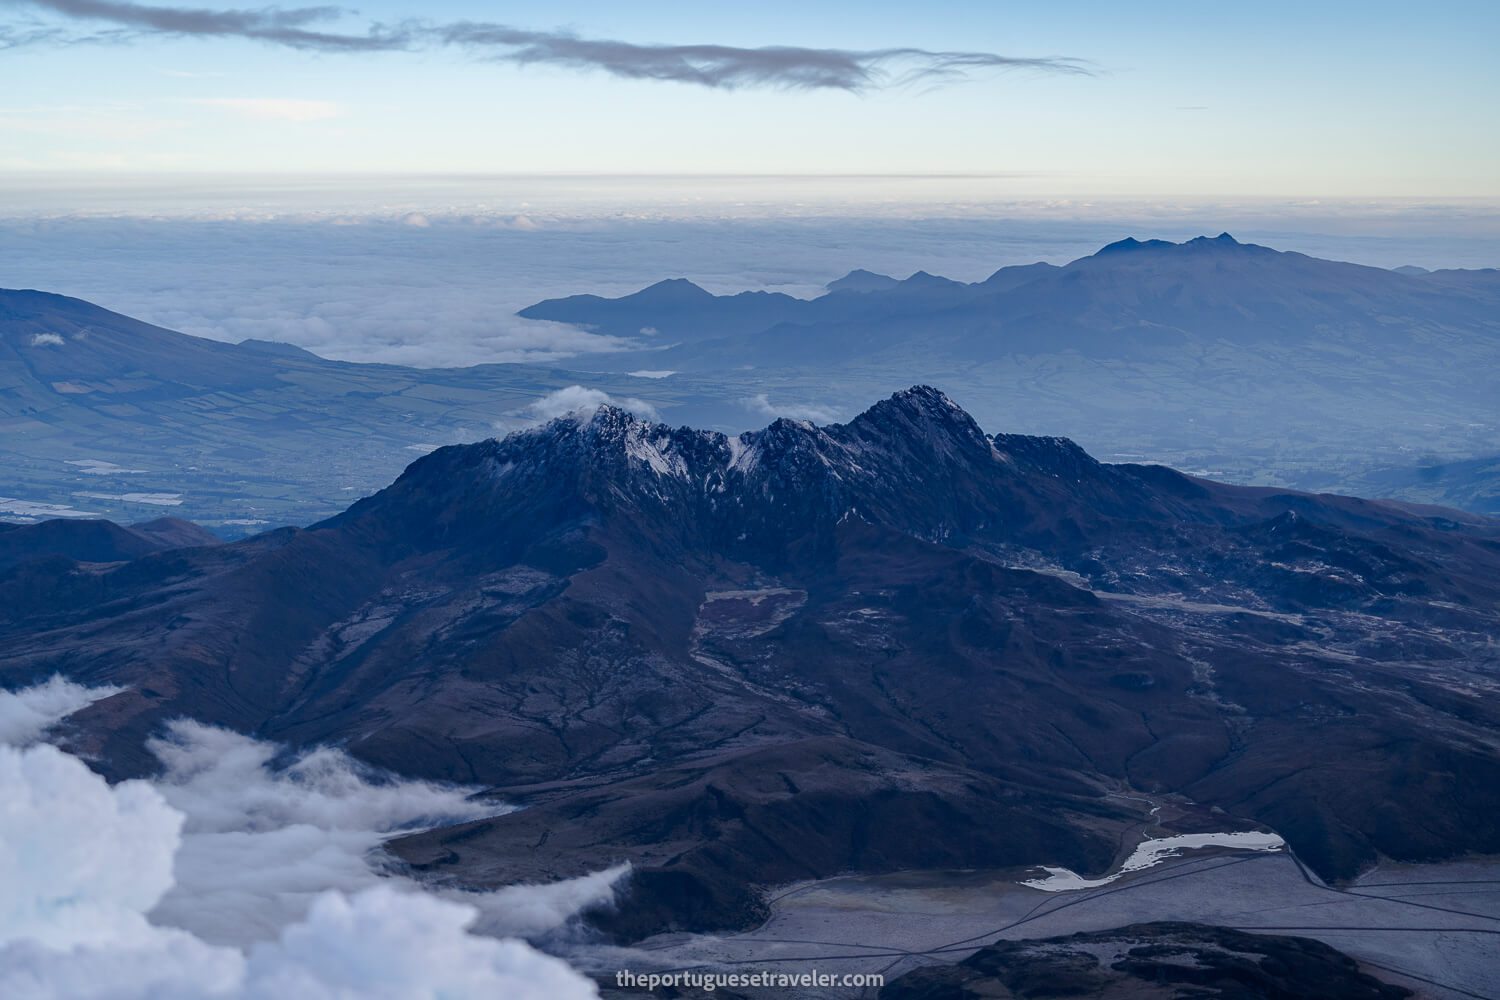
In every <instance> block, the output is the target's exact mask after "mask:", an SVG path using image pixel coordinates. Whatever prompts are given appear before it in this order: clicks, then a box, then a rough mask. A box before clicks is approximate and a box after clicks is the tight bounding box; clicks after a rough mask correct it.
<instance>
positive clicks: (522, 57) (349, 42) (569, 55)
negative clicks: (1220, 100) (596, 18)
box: [7, 0, 1092, 93]
mask: <svg viewBox="0 0 1500 1000" xmlns="http://www.w3.org/2000/svg"><path fill="white" fill-rule="evenodd" d="M29 2H30V4H31V5H32V6H34V7H39V8H42V9H43V10H46V11H50V12H52V13H55V14H61V15H64V16H66V17H70V18H76V19H80V20H87V21H98V22H104V23H106V24H110V25H113V26H114V28H113V30H112V32H108V33H104V34H100V35H95V36H91V37H90V39H89V40H91V41H124V40H128V39H129V38H131V37H134V36H138V35H143V34H157V35H176V36H186V37H199V38H243V39H250V40H252V41H259V42H265V43H268V44H272V45H280V46H285V47H288V48H293V49H304V50H313V51H320V52H346V53H351V52H390V51H402V50H411V49H420V48H430V47H434V46H438V47H448V48H460V49H463V50H464V51H466V52H468V53H470V54H471V55H473V56H474V57H476V58H479V59H483V60H488V61H496V62H507V63H513V64H516V65H521V66H529V65H551V66H560V67H563V68H565V69H576V70H586V71H600V72H604V73H607V74H609V75H610V76H615V77H620V78H624V79H630V80H664V81H671V82H675V83H687V84H694V85H697V86H702V87H710V88H714V89H718V90H735V89H741V88H749V87H769V88H777V89H785V90H820V89H833V90H844V91H849V92H852V93H863V92H866V91H870V90H877V89H882V88H887V87H901V86H909V85H911V84H915V83H934V82H947V81H954V80H958V79H961V78H963V77H965V76H967V75H968V74H969V73H970V72H972V71H975V70H1017V69H1020V70H1032V71H1039V72H1046V73H1066V74H1086V75H1087V74H1091V73H1092V70H1091V68H1090V66H1089V64H1088V63H1086V62H1084V61H1082V60H1079V59H1072V58H1063V57H1016V56H1004V55H999V54H997V53H993V52H965V51H931V50H928V49H918V48H910V47H892V48H883V49H868V50H852V49H836V48H806V47H802V46H794V45H773V46H765V47H761V48H742V47H739V46H733V45H711V44H699V45H652V44H639V43H635V42H625V41H619V40H616V39H606V38H584V37H582V36H580V35H577V34H574V33H572V32H568V31H538V30H533V29H529V28H520V27H516V26H514V25H508V24H496V23H493V22H487V21H459V22H454V23H450V24H432V23H429V22H425V21H420V20H417V19H407V20H403V21H401V22H399V23H396V24H393V25H388V24H380V23H376V24H371V25H369V26H368V27H367V28H366V29H365V30H364V31H363V32H360V33H349V32H340V31H331V30H326V31H325V30H318V29H316V28H315V27H313V26H314V25H317V24H321V23H327V22H330V21H334V20H337V19H339V18H340V17H343V16H344V15H346V14H348V13H350V12H349V11H346V10H344V9H343V8H339V7H298V8H292V9H282V8H278V7H265V8H259V9H243V10H205V9H200V8H190V7H157V6H148V5H144V4H136V3H128V2H119V0H29ZM65 37H66V36H59V35H58V34H55V33H33V34H32V35H30V36H27V35H25V34H22V33H15V32H12V33H11V34H10V35H8V36H7V42H8V44H9V45H10V46H12V47H14V46H18V45H22V44H27V43H28V42H29V43H31V44H41V43H46V42H57V41H60V40H63V38H65Z"/></svg>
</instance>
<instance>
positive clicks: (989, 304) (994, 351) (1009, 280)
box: [521, 233, 1500, 367]
mask: <svg viewBox="0 0 1500 1000" xmlns="http://www.w3.org/2000/svg"><path fill="white" fill-rule="evenodd" d="M1492 274H1493V272H1489V271H1438V272H1420V273H1416V272H1414V271H1412V270H1409V269H1408V270H1398V271H1390V270H1385V269H1382V268H1376V267H1365V266H1361V265H1357V264H1345V263H1339V262H1336V261H1330V260H1320V259H1318V258H1315V257H1308V256H1306V255H1304V254H1300V253H1285V252H1279V251H1276V250H1272V249H1270V248H1268V247H1262V246H1256V245H1254V244H1242V243H1239V242H1238V241H1236V240H1235V239H1234V238H1233V237H1232V236H1230V235H1229V234H1228V233H1223V234H1221V235H1219V236H1218V237H1215V238H1212V239H1210V238H1208V237H1198V238H1197V239H1193V240H1188V241H1187V242H1185V243H1180V244H1179V243H1169V242H1167V241H1165V240H1145V241H1140V240H1136V239H1124V240H1120V241H1119V242H1116V243H1111V244H1109V245H1108V246H1106V247H1104V248H1103V249H1101V250H1100V251H1099V252H1098V253H1095V254H1094V255H1092V256H1089V257H1083V258H1080V259H1078V260H1075V261H1073V262H1072V263H1070V264H1068V265H1066V266H1065V267H1054V266H1052V265H1050V264H1030V265H1025V266H1019V267H1006V268H1001V269H1000V270H999V271H997V272H995V273H994V274H993V275H991V276H990V277H989V278H988V279H986V280H985V281H981V282H976V283H973V284H963V283H960V282H956V281H949V280H947V279H945V278H937V277H934V276H933V275H930V274H927V273H925V272H921V271H919V272H917V273H916V274H914V275H912V276H911V277H910V278H907V279H906V280H904V281H895V280H894V279H890V278H887V277H885V276H884V275H876V274H871V273H870V272H868V271H854V272H851V273H850V274H849V275H846V276H845V277H844V278H841V279H839V280H838V281H835V282H833V283H831V284H830V285H829V286H828V288H829V294H827V295H824V296H822V297H820V298H816V299H812V300H801V299H793V298H789V297H787V296H776V295H767V294H765V293H741V294H740V295H735V296H713V295H710V294H709V293H707V292H705V291H704V290H703V289H701V288H698V287H697V286H695V285H691V284H690V283H688V282H683V281H681V279H679V280H678V281H674V282H662V283H660V284H658V285H653V286H651V287H650V288H648V289H646V290H644V291H641V292H637V293H636V294H634V295H628V296H625V297H623V298H619V299H602V298H598V297H596V296H573V297H571V298H566V299H549V300H547V301H544V302H539V303H537V304H536V305H533V306H530V307H528V308H527V309H525V310H523V311H522V312H521V315H522V316H527V317H531V318H536V319H550V320H557V321H561V322H566V323H577V324H582V325H587V326H589V327H590V328H592V329H599V330H602V331H606V332H611V333H618V334H620V335H625V336H633V335H635V334H636V333H637V332H638V331H639V330H640V329H641V328H642V327H646V328H657V329H663V330H667V329H670V330H671V331H673V332H674V333H676V334H679V335H684V339H691V340H693V341H696V342H697V343H694V344H692V345H685V346H683V347H681V348H679V349H678V350H677V351H675V352H669V353H667V354H665V355H664V357H665V358H666V359H667V360H670V361H671V363H672V365H673V366H676V367H684V366H693V365H698V366H722V365H727V364H733V363H741V364H743V363H747V362H748V363H754V364H761V365H774V364H784V363H787V362H790V361H802V362H808V361H813V360H819V361H822V360H839V359H842V358H845V357H848V356H849V355H850V354H851V353H854V354H857V355H858V356H859V357H860V358H861V359H864V360H868V359H869V358H870V357H871V356H876V357H879V356H881V355H883V354H885V353H888V352H895V353H898V354H900V353H903V352H904V351H906V350H907V349H908V348H909V347H910V346H911V345H912V343H913V342H914V341H920V343H921V345H922V351H923V353H924V354H925V355H927V356H928V357H931V356H932V355H933V354H934V353H936V354H937V355H938V356H941V357H947V358H953V359H962V360H965V361H969V362H979V361H989V360H993V359H995V358H997V357H1002V356H1005V355H1009V354H1013V353H1017V352H1020V353H1035V352H1037V351H1039V350H1040V351H1045V352H1047V353H1052V352H1054V351H1057V350H1059V349H1071V350H1076V351H1080V352H1082V353H1084V354H1085V355H1089V356H1100V357H1110V358H1131V357H1136V356H1140V355H1142V354H1150V353H1151V352H1152V351H1153V350H1155V349H1160V348H1175V349H1181V348H1183V347H1185V346H1188V345H1191V344H1194V343H1197V342H1200V341H1203V342H1208V343H1212V342H1213V341H1217V340H1221V339H1222V340H1226V341H1229V342H1232V343H1236V344H1279V345H1286V344H1305V343H1309V342H1317V341H1323V340H1326V339H1329V338H1332V339H1335V340H1339V341H1343V342H1346V343H1366V344H1367V345H1369V346H1374V345H1377V344H1381V343H1385V342H1388V341H1392V340H1402V339H1409V338H1413V337H1415V338H1418V339H1421V338H1422V337H1423V336H1424V334H1430V333H1434V332H1437V331H1441V330H1444V329H1448V328H1454V329H1461V330H1464V331H1469V332H1473V333H1480V334H1483V335H1485V336H1487V337H1490V338H1496V337H1500V321H1497V320H1496V318H1495V312H1494V310H1495V307H1496V305H1497V304H1500V297H1497V296H1500V283H1497V282H1496V280H1495V279H1494V278H1493V277H1492ZM669 285H670V286H672V287H673V288H674V289H676V288H678V287H681V286H685V287H686V288H691V289H692V293H691V294H686V293H680V292H679V293H675V294H671V295H668V294H667V293H666V291H665V290H664V288H665V286H669ZM772 303H774V307H772V306H771V304H772ZM657 316H660V317H662V319H661V320H660V321H658V319H657V318H656V317H657Z"/></svg>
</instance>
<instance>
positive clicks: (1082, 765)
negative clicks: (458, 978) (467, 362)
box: [0, 388, 1500, 934]
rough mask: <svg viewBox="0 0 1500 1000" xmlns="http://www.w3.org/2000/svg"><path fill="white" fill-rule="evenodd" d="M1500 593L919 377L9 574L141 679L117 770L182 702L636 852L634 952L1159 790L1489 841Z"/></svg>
mask: <svg viewBox="0 0 1500 1000" xmlns="http://www.w3.org/2000/svg"><path fill="white" fill-rule="evenodd" d="M22 569H24V567H23V568H22ZM1497 606H1500V524H1497V523H1496V522H1495V521H1492V520H1488V519H1484V518H1480V517H1475V516H1470V515H1464V514H1460V513H1458V512H1456V511H1448V510H1442V509H1438V508H1415V507H1409V506H1401V505H1395V504H1387V503H1374V502H1367V501H1361V500H1353V499H1348V498H1342V497H1334V496H1309V495H1306V494H1297V493H1289V492H1283V491H1274V490H1267V489H1244V488H1235V487H1228V486H1223V485H1219V484H1214V483H1210V482H1207V481H1204V480H1197V479H1192V478H1189V477H1186V476H1183V475H1180V474H1178V473H1175V472H1172V471H1170V470H1168V469H1164V468H1160V467H1144V466H1128V465H1127V466H1109V465H1101V464H1100V463H1098V462H1096V461H1094V460H1093V459H1092V458H1090V457H1089V456H1088V455H1087V454H1085V453H1084V452H1083V451H1081V450H1080V449H1079V448H1078V447H1077V446H1075V445H1073V444H1072V443H1071V442H1069V441H1067V440H1064V439H1060V438H1033V437H1019V436H1008V435H999V436H995V437H988V436H986V435H985V434H984V433H983V432H982V431H981V430H980V429H979V427H978V426H976V425H975V423H974V422H973V420H972V419H971V418H970V417H969V416H968V415H967V414H966V413H964V412H963V411H962V410H960V409H959V408H958V407H957V406H955V405H954V404H953V403H952V402H951V401H950V400H949V399H948V398H947V397H945V396H944V395H943V394H941V393H939V392H937V391H935V390H932V389H927V388H917V389H913V390H909V391H906V392H902V393H898V394H897V395H896V396H894V397H892V398H891V399H890V400H887V401H885V402H882V403H879V404H877V405H876V406H875V407H873V408H871V409H870V410H869V411H868V412H866V413H865V414H863V415H861V416H860V417H858V418H857V419H855V420H853V421H851V422H850V423H848V424H845V425H836V426H830V427H826V428H815V427H813V426H812V425H810V424H803V423H796V422H792V421H786V420H781V421H778V422H776V423H774V424H772V425H771V426H770V427H768V428H766V429H765V430H764V431H760V432H757V433H753V434H745V435H741V436H740V437H739V438H734V439H729V438H725V437H724V436H723V435H718V434H711V433H704V432H698V431H692V430H688V429H677V430H673V429H671V428H668V427H665V426H662V425H658V424H650V423H645V422H642V421H639V420H636V419H635V418H633V417H630V416H629V415H627V414H625V413H623V412H621V411H619V410H615V409H611V408H607V407H606V408H601V409H600V410H599V411H598V412H597V413H595V414H593V415H592V416H590V417H585V418H577V419H574V418H566V419H562V420H558V421H554V422H553V423H551V424H549V425H547V426H545V427H542V428H538V429H535V430H532V431H527V432H524V433H520V434H516V435H512V436H511V437H509V438H506V439H504V440H502V441H488V442H483V443H480V444H475V445H468V446H459V447H451V448H444V449H441V450H439V451H437V452H434V453H433V454H431V455H429V456H427V457H425V458H423V459H420V460H419V461H417V462H415V463H414V464H412V465H411V466H410V467H409V468H408V469H407V471H406V472H405V473H404V474H403V475H402V476H401V478H400V479H399V480H397V481H396V482H395V483H394V484H393V485H392V486H390V487H389V488H388V489H386V490H384V491H382V492H381V493H379V494H378V495H376V496H373V497H370V498H368V499H366V500H362V501H360V502H359V503H357V504H355V505H354V506H353V507H351V508H350V509H349V510H348V511H347V512H346V513H344V514H342V515H340V516H338V517H336V518H334V519H332V520H330V521H327V522H324V523H323V524H320V525H315V526H314V527H313V528H311V529H308V530H305V531H297V530H293V529H286V530H283V531H279V532H274V533H269V534H266V535H262V536H260V537H257V538H254V539H250V540H247V541H246V542H243V543H237V544H234V545H228V546H222V547H218V548H213V549H189V550H178V551H169V552H160V553H154V554H150V555H147V556H145V557H143V558H141V559H138V560H136V561H134V562H131V563H128V564H125V565H123V566H119V567H114V568H103V569H100V568H98V567H79V568H76V569H73V568H68V567H52V569H51V570H50V571H49V572H48V573H39V572H26V573H21V572H20V570H19V569H18V570H13V571H11V572H10V573H9V574H3V575H0V608H3V609H5V610H4V612H3V615H4V617H3V619H0V680H3V681H4V682H6V683H17V682H21V681H27V680H33V679H36V678H39V677H42V676H45V675H46V674H49V673H51V672H52V671H56V670H60V671H62V672H64V673H65V674H67V675H69V676H72V677H75V678H78V679H81V680H85V681H95V682H98V681H104V680H108V681H112V682H115V683H120V684H125V685H129V686H131V690H130V691H128V692H126V693H125V694H122V695H119V696H117V697H115V698H112V699H109V700H107V701H104V702H101V703H99V704H97V705H95V706H94V707H93V708H91V709H88V710H86V711H85V712H84V713H81V714H80V715H79V716H76V717H75V721H76V722H78V723H79V724H80V735H79V737H78V738H79V742H80V744H82V746H83V749H86V750H88V751H90V752H92V753H95V754H98V755H100V764H99V766H100V767H101V768H103V769H105V770H107V771H109V772H110V773H112V774H117V775H119V774H129V773H133V772H136V771H138V770H139V769H141V768H142V767H146V766H149V762H148V760H147V758H146V757H145V755H144V753H143V751H142V750H141V740H142V739H143V738H144V736H145V735H146V734H147V733H148V732H149V731H150V729H151V727H152V726H154V725H156V724H157V723H158V721H159V720H161V719H163V718H166V717H170V716H173V715H177V714H188V715H191V716H195V717H197V718H200V719H204V720H206V721H211V722H217V723H222V724H225V725H230V726H233V727H235V728H238V729H241V730H246V731H253V732H256V733H259V734H262V735H265V736H269V737H273V738H276V739H282V740H288V741H294V742H303V743H309V742H316V741H327V740H335V741H341V742H343V743H344V744H345V745H346V746H348V748H349V749H350V750H351V751H353V752H355V753H357V754H359V755H361V756H363V757H365V758H366V759H368V760H371V761H373V762H375V763H378V764H381V765H385V766H388V767H392V768H394V769H396V770H398V771H402V772H405V773H409V774H418V775H423V776H429V777H435V778H448V779H455V780H460V781H466V782H479V783H483V784H486V785H490V786H493V787H495V788H496V789H498V790H499V791H500V793H501V794H502V795H504V796H505V797H506V798H508V799H511V800H515V801H525V802H527V803H528V804H529V805H530V806H531V808H529V809H527V810H524V811H522V812H518V813H515V814H512V815H509V816H505V817H501V818H499V819H496V820H490V821H486V822H484V823H482V824H478V825H475V826H472V827H469V828H463V829H459V830H456V831H452V830H450V831H439V832H436V833H433V834H429V835H426V836H424V837H421V838H416V839H414V840H411V841H408V842H406V844H405V846H403V847H402V848H401V851H402V853H403V854H404V855H405V856H406V857H407V858H408V859H409V860H411V861H412V862H413V863H415V864H417V865H419V866H422V867H424V868H427V869H428V870H431V871H434V872H440V873H447V874H451V875H453V876H455V877H457V878H460V879H462V880H467V881H471V882H479V883H491V884H492V883H495V882H499V881H504V880H513V879H517V878H545V877H553V876H559V875H569V874H576V873H578V872H581V871H583V870H586V869H592V868H599V867H602V866H603V865H605V864H608V863H610V862H613V861H618V860H624V859H629V860H632V861H634V862H635V863H636V864H637V866H638V885H639V886H640V893H639V895H638V899H637V902H636V904H635V905H634V907H633V908H632V907H627V908H626V909H625V910H624V911H622V913H621V914H620V915H619V916H618V918H617V924H618V926H619V928H620V929H621V930H622V931H623V932H625V933H628V934H634V933H641V932H645V931H649V930H652V929H656V928H659V927H661V926H664V925H666V923H667V922H668V918H669V915H670V914H676V915H677V917H678V919H680V920H681V921H683V922H686V923H688V924H691V925H694V926H722V925H726V924H730V925H736V924H744V923H746V922H749V921H752V920H754V919H755V917H756V915H757V914H758V912H759V910H758V903H757V902H756V900H755V897H754V895H753V894H752V893H751V892H749V891H748V888H747V887H749V886H752V885H754V884H764V883H774V882H780V881H788V880H792V879H798V878H807V877H814V876H823V875H830V874H834V873H836V872H839V871H844V870H849V869H863V870H872V871H874V870H889V869H893V868H901V867H936V866H1000V865H1010V864H1033V863H1040V862H1047V863H1060V864H1066V865H1068V866H1070V867H1073V868H1075V869H1082V870H1099V869H1102V868H1104V867H1107V866H1108V864H1109V863H1110V861H1111V859H1112V858H1113V857H1114V856H1115V854H1116V850H1117V847H1118V845H1119V838H1120V837H1121V835H1122V834H1123V833H1124V831H1125V829H1126V828H1127V827H1128V826H1130V825H1131V824H1132V822H1133V821H1134V825H1135V828H1136V829H1139V822H1138V821H1136V820H1135V810H1136V809H1137V808H1138V806H1137V805H1136V804H1133V803H1131V802H1130V801H1128V800H1125V799H1122V798H1118V797H1112V796H1111V795H1110V794H1109V793H1111V792H1118V791H1123V790H1127V789H1133V790H1135V791H1137V792H1144V793H1147V794H1157V793H1176V794H1179V795H1181V796H1184V797H1187V798H1190V799H1193V800H1196V801H1198V802H1200V803H1204V804H1206V805H1212V806H1218V807H1220V808H1222V809H1224V810H1227V812H1228V813H1229V814H1231V815H1230V816H1225V817H1224V819H1223V822H1224V823H1225V824H1226V825H1228V824H1233V823H1235V822H1240V823H1244V822H1260V823H1265V824H1269V825H1271V826H1272V827H1274V828H1275V829H1276V830H1278V831H1279V832H1280V833H1281V834H1282V835H1283V836H1285V837H1286V838H1287V839H1288V840H1289V841H1290V842H1291V843H1292V844H1293V846H1294V847H1295V848H1296V850H1297V851H1298V852H1299V853H1300V854H1301V855H1302V857H1303V858H1304V859H1306V860H1307V861H1308V862H1309V863H1310V864H1311V865H1312V866H1313V867H1315V868H1316V869H1317V870H1318V871H1319V872H1321V873H1322V874H1324V875H1325V876H1329V877H1334V876H1347V875H1350V874H1352V873H1354V872H1355V871H1356V870H1358V869H1359V867H1360V866H1362V865H1364V864H1366V863H1368V862H1370V861H1372V860H1374V859H1375V858H1376V856H1377V855H1378V854H1384V855H1388V856H1392V857H1398V858H1413V859H1415V858H1426V857H1434V856H1441V855H1447V854H1452V853H1455V852H1460V851H1464V850H1471V849H1472V850H1484V851H1500V747H1497V733H1500V706H1497V702H1496V701H1495V699H1494V697H1493V694H1494V690H1495V667H1496V654H1495V645H1494V637H1495V635H1496V634H1497V613H1496V608H1497ZM1234 817H1239V819H1238V820H1236V819H1235V818H1234Z"/></svg>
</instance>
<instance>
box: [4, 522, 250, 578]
mask: <svg viewBox="0 0 1500 1000" xmlns="http://www.w3.org/2000/svg"><path fill="white" fill-rule="evenodd" d="M220 541H221V539H220V538H219V537H218V536H217V535H215V534H214V533H213V532H211V531H206V530H205V529H203V528H200V527H198V525H196V524H193V523H192V522H191V521H184V520H182V519H180V518H176V517H162V518H157V519H156V520H154V521H144V522H142V523H140V524H132V525H128V526H127V525H118V524H115V523H114V522H112V521H102V520H96V519H93V518H88V519H82V520H76V521H69V520H62V519H54V520H51V521H42V522H40V523H38V524H27V525H12V524H0V569H8V568H10V567H11V566H15V565H17V564H20V563H25V562H30V561H32V560H35V559H61V560H65V561H72V562H80V563H114V562H128V561H130V560H132V559H139V558H140V557H141V556H144V555H147V554H149V553H152V552H161V551H163V550H165V549H183V548H191V547H193V546H200V545H218V544H219V543H220Z"/></svg>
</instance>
